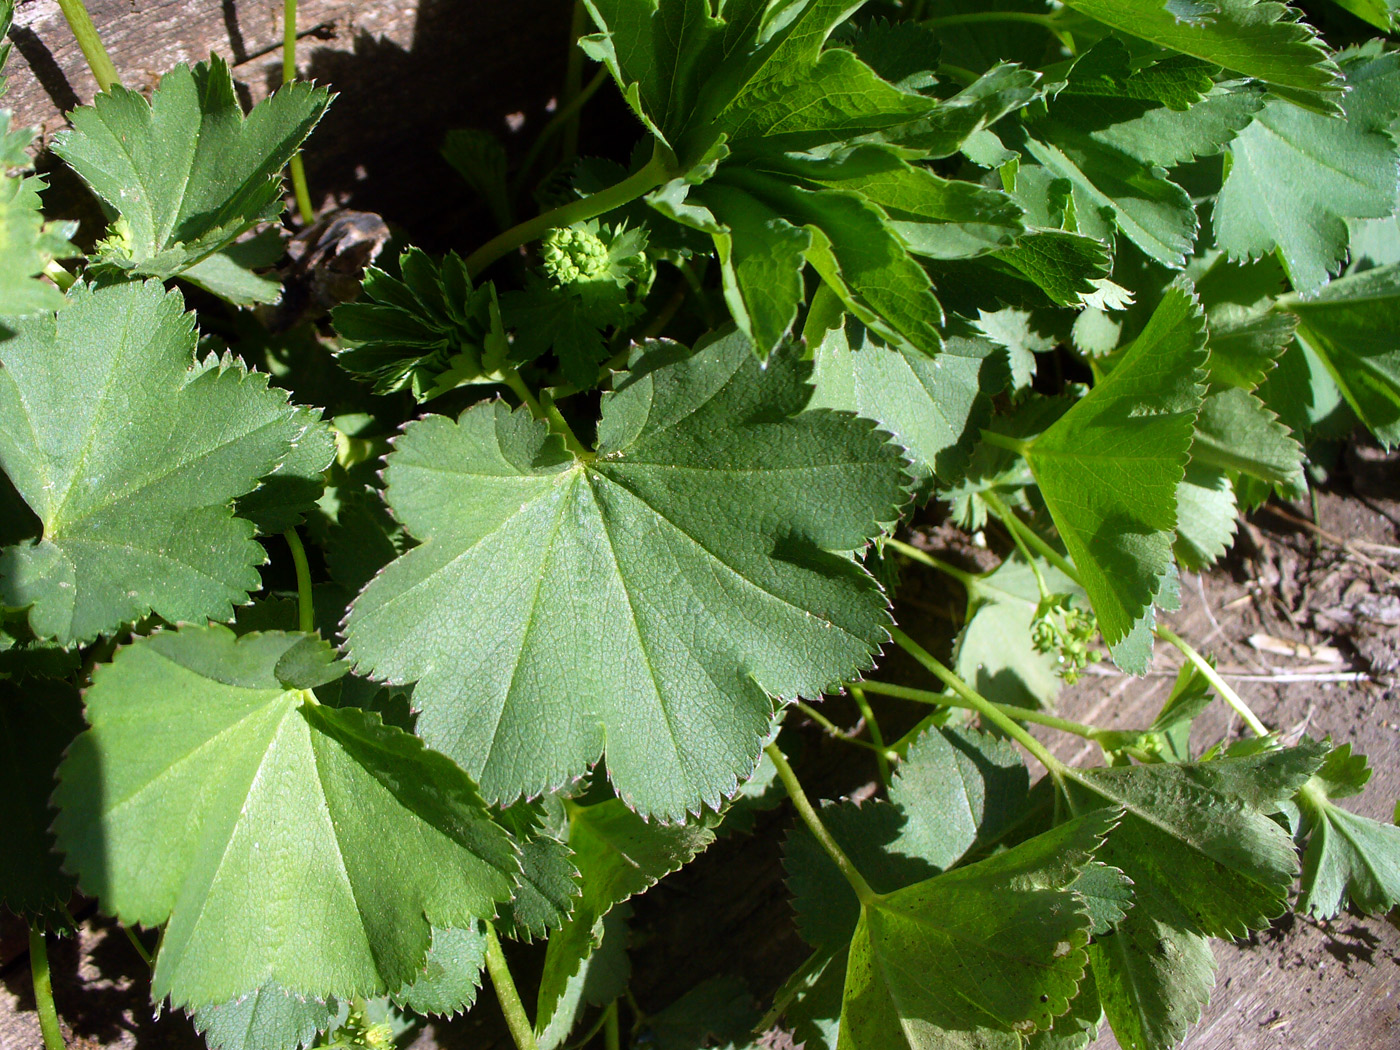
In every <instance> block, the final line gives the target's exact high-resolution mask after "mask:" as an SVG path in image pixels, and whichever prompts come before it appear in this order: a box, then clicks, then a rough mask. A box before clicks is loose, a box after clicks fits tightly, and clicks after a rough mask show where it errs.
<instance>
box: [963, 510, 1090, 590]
mask: <svg viewBox="0 0 1400 1050" xmlns="http://www.w3.org/2000/svg"><path fill="white" fill-rule="evenodd" d="M981 495H982V502H983V503H985V504H986V505H987V506H988V508H990V509H991V512H992V513H993V514H995V515H996V516H997V520H998V521H1000V522H1001V523H1002V524H1003V525H1005V526H1006V531H1007V532H1010V533H1013V534H1014V535H1018V536H1020V538H1021V539H1022V540H1024V541H1025V542H1026V543H1027V544H1028V545H1029V546H1031V547H1033V548H1035V550H1036V553H1038V554H1039V555H1040V556H1041V557H1042V558H1044V559H1045V560H1046V561H1048V562H1049V563H1050V564H1051V565H1053V566H1055V568H1057V569H1059V570H1060V571H1061V572H1062V573H1064V574H1065V575H1066V576H1068V577H1069V579H1070V581H1071V582H1072V583H1074V584H1076V585H1078V586H1080V587H1083V586H1084V583H1083V581H1082V580H1080V578H1079V570H1078V569H1076V568H1075V567H1074V566H1073V565H1072V564H1071V563H1070V561H1069V559H1068V558H1066V557H1065V556H1064V555H1063V554H1061V553H1060V552H1059V551H1057V550H1056V549H1055V548H1054V547H1052V546H1050V544H1049V543H1048V542H1046V540H1045V539H1044V537H1042V536H1041V535H1040V533H1038V532H1036V531H1035V529H1033V528H1031V527H1030V526H1029V525H1027V524H1026V523H1025V522H1023V521H1022V520H1021V519H1020V518H1018V517H1017V516H1016V512H1015V511H1013V510H1012V509H1011V508H1010V507H1008V506H1007V505H1006V504H1005V502H1003V501H1002V498H1001V497H1000V496H998V495H997V494H996V493H995V492H984V493H982V494H981Z"/></svg>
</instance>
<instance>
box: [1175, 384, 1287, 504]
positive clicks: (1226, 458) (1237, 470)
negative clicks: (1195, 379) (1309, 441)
mask: <svg viewBox="0 0 1400 1050" xmlns="http://www.w3.org/2000/svg"><path fill="white" fill-rule="evenodd" d="M1191 462H1192V463H1193V464H1197V463H1199V464H1201V465H1202V466H1205V467H1215V468H1217V469H1221V470H1228V471H1231V472H1232V473H1234V474H1246V475H1248V476H1249V477H1252V478H1258V479H1259V480H1260V481H1266V482H1268V483H1269V484H1270V485H1276V486H1278V487H1279V488H1281V489H1284V490H1286V491H1290V492H1293V493H1298V494H1301V493H1302V492H1303V491H1305V489H1306V484H1307V483H1306V482H1305V481H1304V480H1303V449H1302V447H1301V446H1300V445H1299V444H1298V442H1297V441H1296V440H1295V439H1294V438H1293V436H1292V435H1291V434H1290V433H1289V432H1288V428H1287V427H1285V426H1284V425H1283V424H1282V423H1280V422H1279V421H1278V417H1276V416H1275V415H1274V414H1273V413H1272V412H1270V411H1269V410H1268V409H1267V408H1266V407H1265V406H1264V403H1263V402H1262V401H1260V400H1259V398H1257V397H1255V396H1254V395H1253V394H1251V393H1249V392H1247V391H1244V390H1239V389H1229V390H1222V391H1220V392H1218V393H1213V394H1210V395H1208V396H1207V397H1206V399H1205V400H1204V401H1203V402H1202V403H1201V414H1200V415H1199V416H1198V417H1197V418H1196V437H1195V440H1194V441H1193V442H1192V443H1191Z"/></svg>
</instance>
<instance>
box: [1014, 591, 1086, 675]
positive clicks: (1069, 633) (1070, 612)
mask: <svg viewBox="0 0 1400 1050" xmlns="http://www.w3.org/2000/svg"><path fill="white" fill-rule="evenodd" d="M1073 601H1074V597H1073V596H1072V595H1069V594H1051V595H1048V596H1047V597H1045V598H1042V599H1041V601H1040V604H1039V605H1037V606H1036V609H1035V618H1034V619H1033V620H1032V621H1031V643H1032V644H1033V645H1034V646H1035V650H1036V652H1038V653H1054V654H1055V659H1056V660H1057V661H1058V663H1059V665H1060V666H1059V667H1058V668H1057V669H1056V673H1057V674H1059V676H1060V677H1061V678H1063V679H1064V680H1065V681H1066V682H1068V683H1070V684H1073V683H1074V682H1076V681H1078V680H1079V672H1080V671H1082V670H1084V668H1086V667H1087V666H1089V664H1091V663H1095V662H1097V661H1098V659H1099V654H1098V653H1096V652H1094V651H1093V650H1091V649H1090V648H1089V643H1090V642H1091V641H1092V640H1093V637H1094V635H1095V634H1096V633H1097V632H1098V621H1097V620H1096V619H1095V618H1094V614H1093V613H1092V612H1088V611H1086V610H1084V609H1080V608H1077V607H1075V606H1074V605H1073V604H1072V603H1073Z"/></svg>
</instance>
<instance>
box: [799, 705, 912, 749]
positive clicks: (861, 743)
mask: <svg viewBox="0 0 1400 1050" xmlns="http://www.w3.org/2000/svg"><path fill="white" fill-rule="evenodd" d="M792 706H793V707H795V708H797V709H798V710H799V711H801V712H802V713H803V714H804V715H806V716H807V717H808V718H810V719H811V720H812V721H813V722H815V723H817V725H819V726H821V727H822V728H823V729H825V730H826V732H827V735H828V736H832V737H835V738H836V739H837V740H841V741H844V742H845V743H847V744H855V745H856V747H863V748H865V749H866V750H868V751H876V752H878V753H879V754H880V757H882V758H886V759H887V758H888V757H889V756H888V755H887V754H886V753H885V748H884V747H877V746H876V745H875V744H872V743H871V742H870V741H869V740H862V739H861V738H860V737H858V736H851V734H850V733H847V732H846V731H845V730H844V729H842V728H841V727H840V726H838V725H837V724H836V723H835V722H833V721H832V720H831V719H829V718H827V717H826V715H824V714H822V713H821V712H820V711H818V710H817V709H816V708H815V707H813V706H812V705H811V704H809V703H807V702H806V701H805V700H798V701H797V702H795V703H794V704H793V705H792Z"/></svg>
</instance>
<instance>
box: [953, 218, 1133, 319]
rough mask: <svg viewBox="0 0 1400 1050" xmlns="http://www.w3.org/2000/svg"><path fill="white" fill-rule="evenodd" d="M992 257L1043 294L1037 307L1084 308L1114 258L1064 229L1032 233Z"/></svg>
mask: <svg viewBox="0 0 1400 1050" xmlns="http://www.w3.org/2000/svg"><path fill="white" fill-rule="evenodd" d="M993 258H994V259H996V260H998V261H999V262H1001V263H1003V264H1005V265H1006V266H1007V267H1009V268H1010V269H1011V270H1012V271H1013V272H1014V273H1015V274H1017V275H1018V276H1020V277H1023V278H1025V279H1026V280H1028V281H1030V282H1031V283H1032V284H1034V285H1035V286H1036V287H1037V288H1039V289H1040V291H1041V292H1043V293H1044V296H1043V298H1042V299H1040V300H1039V301H1035V300H1033V302H1034V305H1037V306H1040V305H1047V306H1049V305H1054V306H1082V305H1083V303H1084V301H1085V297H1086V296H1088V295H1090V294H1092V293H1093V292H1095V291H1096V290H1097V288H1098V285H1097V283H1096V282H1098V281H1100V280H1102V279H1103V278H1105V277H1107V276H1108V273H1109V270H1110V269H1111V268H1112V256H1111V255H1110V254H1109V251H1108V249H1107V248H1106V247H1105V246H1104V245H1103V244H1101V243H1100V242H1099V241H1096V240H1095V239H1094V238H1092V237H1084V236H1081V235H1080V234H1077V233H1067V232H1065V231H1064V230H1046V229H1036V230H1032V231H1031V232H1030V233H1028V234H1027V235H1026V236H1025V237H1022V238H1021V240H1020V242H1019V243H1017V245H1016V246H1015V247H1014V248H1007V249H1005V250H1004V251H1000V252H997V253H996V255H995V256H993ZM980 276H981V275H979V278H980Z"/></svg>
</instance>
